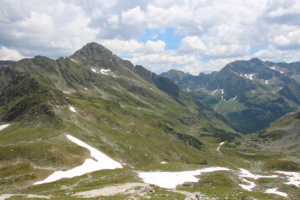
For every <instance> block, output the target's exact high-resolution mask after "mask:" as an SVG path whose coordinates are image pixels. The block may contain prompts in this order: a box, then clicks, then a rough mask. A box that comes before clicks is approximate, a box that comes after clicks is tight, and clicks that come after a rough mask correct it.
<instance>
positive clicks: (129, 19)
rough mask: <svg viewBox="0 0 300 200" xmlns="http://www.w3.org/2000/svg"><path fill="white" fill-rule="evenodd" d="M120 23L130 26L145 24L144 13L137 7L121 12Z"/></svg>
mask: <svg viewBox="0 0 300 200" xmlns="http://www.w3.org/2000/svg"><path fill="white" fill-rule="evenodd" d="M121 15H122V22H123V23H124V24H128V25H130V26H141V25H142V24H144V23H145V20H146V17H145V13H144V12H143V11H141V8H140V7H139V6H137V7H135V8H132V9H130V10H127V11H125V12H122V14H121Z"/></svg>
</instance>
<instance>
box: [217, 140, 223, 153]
mask: <svg viewBox="0 0 300 200" xmlns="http://www.w3.org/2000/svg"><path fill="white" fill-rule="evenodd" d="M224 143H225V142H221V143H220V144H219V146H218V148H217V151H218V152H220V148H221V146H222V145H223V144H224Z"/></svg>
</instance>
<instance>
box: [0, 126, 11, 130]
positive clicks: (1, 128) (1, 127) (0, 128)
mask: <svg viewBox="0 0 300 200" xmlns="http://www.w3.org/2000/svg"><path fill="white" fill-rule="evenodd" d="M8 126H9V124H2V125H0V131H1V130H3V129H5V128H7V127H8Z"/></svg>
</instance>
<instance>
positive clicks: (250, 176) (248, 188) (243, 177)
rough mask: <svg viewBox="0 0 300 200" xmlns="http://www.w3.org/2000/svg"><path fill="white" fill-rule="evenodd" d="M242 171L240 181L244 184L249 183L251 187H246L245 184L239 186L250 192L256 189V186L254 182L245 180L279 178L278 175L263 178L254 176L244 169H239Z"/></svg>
mask: <svg viewBox="0 0 300 200" xmlns="http://www.w3.org/2000/svg"><path fill="white" fill-rule="evenodd" d="M239 170H240V175H239V177H240V179H241V180H242V181H243V182H246V183H248V184H249V185H244V184H239V185H240V186H241V187H242V188H243V189H245V190H248V191H252V189H253V188H255V186H256V184H255V183H254V182H253V181H249V180H247V179H245V178H249V179H254V180H257V179H259V178H276V177H278V176H277V175H271V176H261V175H257V174H252V173H251V172H249V171H248V170H246V169H243V168H239Z"/></svg>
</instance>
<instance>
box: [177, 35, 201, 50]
mask: <svg viewBox="0 0 300 200" xmlns="http://www.w3.org/2000/svg"><path fill="white" fill-rule="evenodd" d="M180 50H182V51H200V52H204V51H206V50H207V46H206V44H205V43H204V42H203V41H202V40H201V39H200V38H199V37H197V36H188V37H185V38H183V39H182V40H181V44H180Z"/></svg>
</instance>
